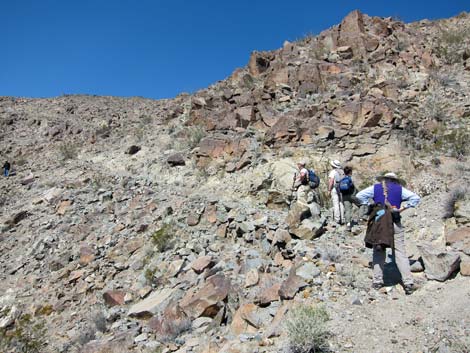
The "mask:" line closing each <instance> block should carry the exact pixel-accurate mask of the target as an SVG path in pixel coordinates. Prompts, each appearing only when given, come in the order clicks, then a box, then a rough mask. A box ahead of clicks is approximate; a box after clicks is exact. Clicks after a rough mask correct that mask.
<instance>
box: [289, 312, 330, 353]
mask: <svg viewBox="0 0 470 353" xmlns="http://www.w3.org/2000/svg"><path fill="white" fill-rule="evenodd" d="M328 320H329V316H328V313H327V312H326V310H325V308H324V307H321V306H309V305H299V306H296V307H294V308H293V309H292V310H291V311H290V312H289V316H288V318H287V321H286V329H287V340H288V346H289V351H290V352H291V353H315V352H325V351H326V350H327V347H328V342H327V340H328V335H329V334H328V330H327V328H326V322H327V321H328Z"/></svg>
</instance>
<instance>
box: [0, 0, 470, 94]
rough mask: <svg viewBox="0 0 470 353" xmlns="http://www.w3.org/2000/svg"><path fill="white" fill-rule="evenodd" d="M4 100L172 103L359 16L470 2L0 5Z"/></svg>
mask: <svg viewBox="0 0 470 353" xmlns="http://www.w3.org/2000/svg"><path fill="white" fill-rule="evenodd" d="M0 5H1V6H0V34H1V41H2V43H1V48H2V51H1V52H0V96H22V97H53V96H59V95H62V94H96V95H112V96H143V97H148V98H170V97H174V96H175V95H177V94H178V93H181V92H193V91H195V90H197V89H200V88H204V87H207V86H208V85H210V84H212V83H214V82H216V81H218V80H222V79H224V78H226V77H227V76H229V75H230V74H231V73H232V72H233V70H234V69H236V68H237V67H242V66H245V65H246V64H247V62H248V59H249V55H250V52H251V51H253V50H272V49H277V48H279V47H281V46H282V43H283V42H284V40H295V39H298V38H301V37H303V36H305V35H307V34H309V33H313V34H317V33H319V32H321V31H322V30H324V29H327V28H328V27H331V26H332V25H334V24H338V23H339V22H340V21H341V19H342V18H343V17H344V16H346V15H347V14H348V13H349V12H350V11H352V10H354V9H359V10H361V11H362V12H364V13H366V14H369V15H374V16H381V17H387V16H395V17H398V18H400V19H402V20H403V21H405V22H411V21H416V20H419V19H423V18H429V19H436V18H445V17H450V16H454V15H457V14H458V13H460V12H462V11H469V10H470V1H468V0H447V1H437V0H436V1H435V0H429V1H421V0H407V1H402V0H388V1H386V0H375V1H372V0H367V1H365V0H364V1H352V0H337V1H314V0H305V1H303V0H300V1H285V0H284V1H278V0H270V1H268V0H259V1H257V0H251V1H248V0H238V1H237V0H232V1H224V0H199V1H197V0H186V1H183V0H167V1H161V0H153V1H152V0H133V1H131V0H24V1H23V0H0Z"/></svg>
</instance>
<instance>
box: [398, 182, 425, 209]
mask: <svg viewBox="0 0 470 353" xmlns="http://www.w3.org/2000/svg"><path fill="white" fill-rule="evenodd" d="M401 199H402V200H403V201H406V203H405V204H404V205H403V206H402V207H401V208H400V210H399V211H400V212H402V211H404V210H406V209H407V208H410V207H416V206H417V205H418V204H419V202H420V201H421V198H420V197H419V196H418V195H417V194H415V193H414V192H413V191H410V190H408V189H406V188H403V187H402V189H401Z"/></svg>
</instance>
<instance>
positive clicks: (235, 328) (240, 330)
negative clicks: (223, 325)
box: [230, 304, 258, 335]
mask: <svg viewBox="0 0 470 353" xmlns="http://www.w3.org/2000/svg"><path fill="white" fill-rule="evenodd" d="M257 308H258V307H257V306H256V305H255V304H244V305H241V306H240V307H239V308H238V310H237V311H236V312H235V315H234V316H233V320H232V323H231V325H230V329H231V330H232V333H233V334H234V335H240V334H244V333H245V334H246V333H248V334H250V333H251V334H253V333H256V332H257V328H256V327H255V326H253V325H251V324H250V322H249V321H248V320H246V317H247V316H250V315H252V314H253V313H256V310H257Z"/></svg>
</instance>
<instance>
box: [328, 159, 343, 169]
mask: <svg viewBox="0 0 470 353" xmlns="http://www.w3.org/2000/svg"><path fill="white" fill-rule="evenodd" d="M330 164H331V166H332V167H333V168H341V162H340V161H338V160H337V159H335V160H334V161H330Z"/></svg>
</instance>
